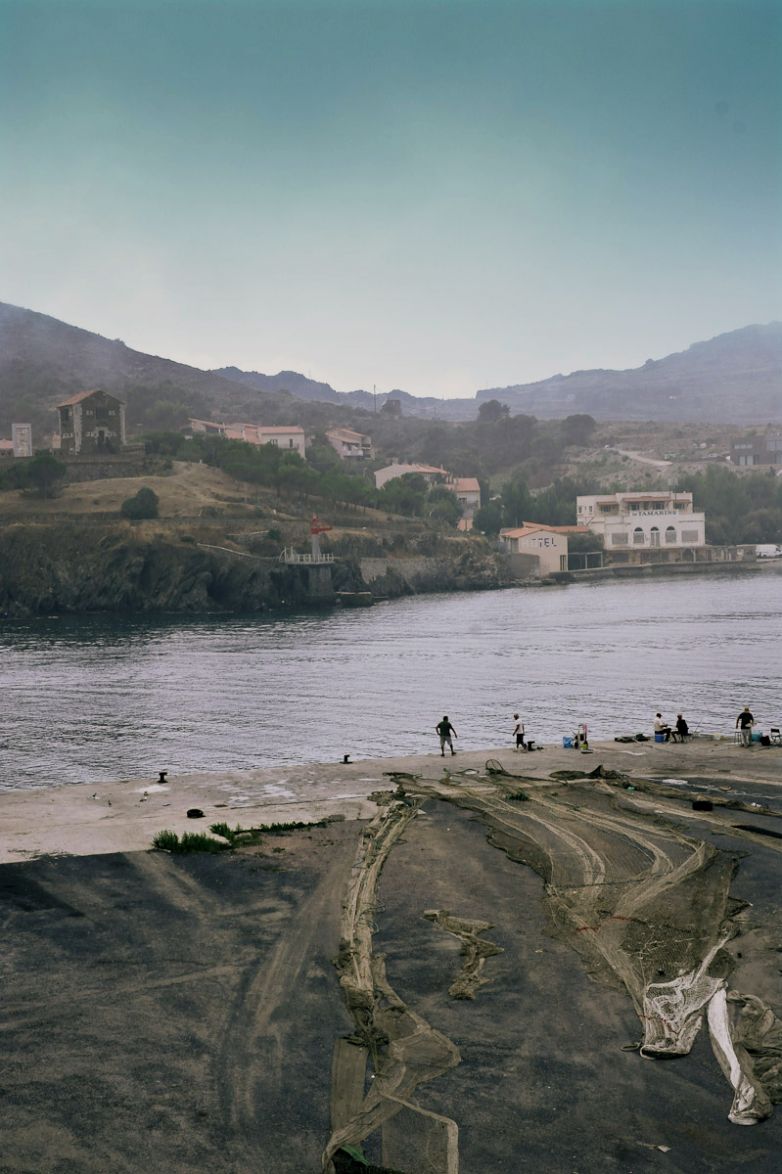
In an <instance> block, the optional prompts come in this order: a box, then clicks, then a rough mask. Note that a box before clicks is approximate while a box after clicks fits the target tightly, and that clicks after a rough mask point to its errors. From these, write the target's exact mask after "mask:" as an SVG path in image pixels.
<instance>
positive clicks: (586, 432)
mask: <svg viewBox="0 0 782 1174" xmlns="http://www.w3.org/2000/svg"><path fill="white" fill-rule="evenodd" d="M596 427H597V422H596V420H594V419H593V417H592V416H587V415H585V414H584V413H578V414H576V415H574V416H565V419H564V420H563V421H562V423H561V425H560V428H561V431H562V442H563V444H574V445H575V444H588V443H589V439H590V437H591V435H592V433H593V432H594V430H595V428H596Z"/></svg>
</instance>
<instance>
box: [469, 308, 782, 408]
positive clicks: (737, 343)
mask: <svg viewBox="0 0 782 1174" xmlns="http://www.w3.org/2000/svg"><path fill="white" fill-rule="evenodd" d="M476 399H477V400H478V402H479V403H480V402H485V401H486V400H490V399H498V400H501V401H502V402H503V403H505V404H508V406H509V407H510V409H511V411H512V412H513V413H514V414H515V413H517V412H525V413H528V414H530V415H533V416H538V417H551V418H558V417H561V416H568V415H572V414H575V413H581V412H584V413H587V414H588V415H590V416H594V418H595V419H597V420H669V421H670V420H677V421H704V420H710V421H718V422H723V423H763V422H766V421H776V420H782V322H771V323H769V324H768V325H766V326H745V327H744V328H743V329H741V330H732V331H730V332H729V333H727V334H720V335H717V337H716V338H712V339H709V340H708V341H707V342H696V343H693V345H692V346H690V347H688V348H687V350H686V351H680V352H679V353H677V354H673V355H667V356H666V357H665V358H663V359H648V360H647V362H646V363H644V365H643V366H642V367H637V368H634V369H631V370H627V371H610V370H594V371H574V372H573V373H572V374H570V375H554V376H552V377H551V378H550V379H543V380H540V381H539V382H537V383H526V384H514V385H513V386H510V387H491V388H486V389H484V390H482V391H479V392H477V393H476Z"/></svg>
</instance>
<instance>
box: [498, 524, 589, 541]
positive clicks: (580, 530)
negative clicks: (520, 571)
mask: <svg viewBox="0 0 782 1174" xmlns="http://www.w3.org/2000/svg"><path fill="white" fill-rule="evenodd" d="M539 530H544V531H546V533H548V534H590V533H591V531H590V529H589V526H545V525H543V523H542V522H525V523H524V525H523V526H518V527H516V529H515V530H500V535H501V537H502V538H526V536H527V535H528V534H536V533H537V532H538V531H539Z"/></svg>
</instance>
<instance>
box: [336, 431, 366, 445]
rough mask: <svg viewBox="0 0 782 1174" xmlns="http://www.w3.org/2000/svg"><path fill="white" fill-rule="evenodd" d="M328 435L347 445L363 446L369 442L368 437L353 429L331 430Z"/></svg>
mask: <svg viewBox="0 0 782 1174" xmlns="http://www.w3.org/2000/svg"><path fill="white" fill-rule="evenodd" d="M326 435H327V436H331V437H333V438H334V439H335V440H344V441H345V442H346V443H347V444H363V443H364V442H365V441H369V437H368V436H364V435H363V433H361V432H354V431H353V429H352V428H329V430H328V431H327V432H326Z"/></svg>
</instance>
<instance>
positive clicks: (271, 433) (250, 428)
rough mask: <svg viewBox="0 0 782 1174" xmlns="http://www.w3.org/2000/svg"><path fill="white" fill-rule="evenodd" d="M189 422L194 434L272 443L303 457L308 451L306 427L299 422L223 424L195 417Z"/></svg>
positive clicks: (251, 442)
mask: <svg viewBox="0 0 782 1174" xmlns="http://www.w3.org/2000/svg"><path fill="white" fill-rule="evenodd" d="M189 424H190V431H191V432H192V433H193V434H194V435H196V434H201V435H203V434H205V433H206V434H210V435H213V436H224V437H225V438H226V440H243V441H245V442H246V443H247V444H257V445H263V444H271V445H273V446H274V447H275V448H284V449H285V450H286V452H296V453H298V454H299V456H300V457H302V458H303V457H304V456H305V454H306V451H307V444H306V439H305V436H304V429H303V428H300V427H299V426H298V425H297V424H281V425H277V424H274V425H271V424H270V425H264V424H222V423H218V422H217V421H215V420H193V419H191V420H190V421H189Z"/></svg>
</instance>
